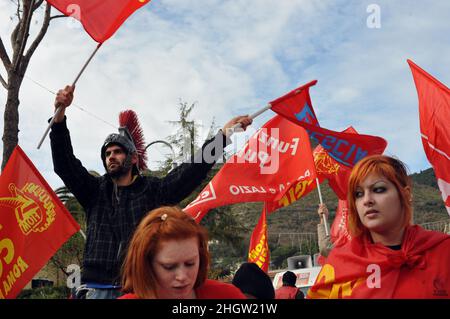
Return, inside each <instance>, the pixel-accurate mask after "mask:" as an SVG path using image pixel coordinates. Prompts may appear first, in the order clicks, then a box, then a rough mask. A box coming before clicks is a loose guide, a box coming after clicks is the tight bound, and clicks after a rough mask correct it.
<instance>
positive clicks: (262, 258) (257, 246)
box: [248, 204, 270, 272]
mask: <svg viewBox="0 0 450 319" xmlns="http://www.w3.org/2000/svg"><path fill="white" fill-rule="evenodd" d="M248 262H250V263H255V264H257V265H258V266H259V268H261V269H262V270H264V271H265V272H268V271H269V264H270V253H269V242H268V240H267V207H266V204H264V208H263V211H262V213H261V217H260V218H259V221H258V224H256V226H255V228H254V230H253V232H252V237H251V238H250V246H249V248H248Z"/></svg>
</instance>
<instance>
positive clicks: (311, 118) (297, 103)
mask: <svg viewBox="0 0 450 319" xmlns="http://www.w3.org/2000/svg"><path fill="white" fill-rule="evenodd" d="M316 83H317V81H312V82H309V83H308V84H306V85H304V86H301V87H299V88H297V89H295V90H293V91H291V92H289V93H288V94H286V95H284V96H282V97H280V98H278V99H276V100H273V101H272V102H270V105H271V109H272V110H273V111H274V112H276V113H278V114H280V115H282V116H284V117H286V118H287V119H289V120H290V121H292V122H293V123H296V124H297V125H300V126H302V127H304V128H305V129H306V130H307V131H308V134H309V135H310V137H311V138H312V139H314V140H316V141H317V142H318V143H320V144H321V145H322V146H323V148H324V149H325V150H326V151H327V152H328V154H329V155H330V156H331V157H332V158H333V159H334V160H336V161H337V162H338V163H340V164H343V165H346V166H348V167H353V166H354V165H355V164H356V163H357V162H358V161H359V160H360V159H362V158H363V157H365V156H367V155H372V154H382V153H383V151H384V150H385V148H386V146H387V142H386V141H385V140H384V139H383V138H381V137H378V136H372V135H363V134H351V133H345V132H336V131H331V130H328V129H325V128H322V127H320V126H319V122H318V120H317V117H316V115H315V113H314V109H313V107H312V103H311V98H310V96H309V88H310V87H311V86H313V85H315V84H316Z"/></svg>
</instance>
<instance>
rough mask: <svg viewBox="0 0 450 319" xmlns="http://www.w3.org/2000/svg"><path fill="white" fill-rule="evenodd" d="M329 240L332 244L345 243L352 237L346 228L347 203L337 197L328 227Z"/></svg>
mask: <svg viewBox="0 0 450 319" xmlns="http://www.w3.org/2000/svg"><path fill="white" fill-rule="evenodd" d="M330 237H331V242H332V243H333V245H334V246H339V245H342V244H345V243H346V242H347V241H349V240H350V239H352V236H351V235H350V232H349V230H348V205H347V201H346V200H342V199H339V201H338V207H337V209H336V216H335V217H334V220H333V224H332V225H331V229H330Z"/></svg>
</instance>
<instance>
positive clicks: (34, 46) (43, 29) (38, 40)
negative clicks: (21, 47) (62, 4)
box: [25, 3, 51, 64]
mask: <svg viewBox="0 0 450 319" xmlns="http://www.w3.org/2000/svg"><path fill="white" fill-rule="evenodd" d="M50 10H51V6H50V5H49V4H48V3H47V6H46V7H45V16H44V21H43V22H42V26H41V30H40V31H39V34H38V35H37V36H36V38H35V39H34V41H33V43H31V45H30V48H29V49H28V51H27V53H26V54H25V59H26V64H28V61H29V60H30V59H31V56H32V55H33V53H34V51H36V49H37V47H38V45H39V43H41V41H42V39H43V38H44V36H45V33H46V32H47V29H48V26H49V24H50Z"/></svg>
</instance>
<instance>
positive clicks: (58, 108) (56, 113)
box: [37, 43, 102, 149]
mask: <svg viewBox="0 0 450 319" xmlns="http://www.w3.org/2000/svg"><path fill="white" fill-rule="evenodd" d="M101 46H102V43H99V44H98V45H97V47H96V48H95V50H94V52H92V54H91V56H90V57H89V59H87V61H86V63H85V64H84V65H83V67H82V68H81V70H80V72H79V73H78V75H77V76H76V78H75V81H73V83H72V86H75V84H76V83H77V82H78V79H79V78H80V76H81V74H83V72H84V70H85V69H86V67H87V66H88V64H89V62H91V60H92V58H93V57H94V55H95V54H96V53H97V51H98V49H100V47H101ZM59 112H61V106H59V107H57V108H56V111H55V114H54V115H53V117H52V119H51V121H50V123H49V124H48V126H47V129H46V130H45V132H44V135H43V136H42V138H41V140H40V141H39V144H38V146H37V149H40V148H41V145H42V143H43V142H44V140H45V137H46V136H47V134H48V132H49V131H50V128H51V127H52V126H53V123H55V117H56V116H57V115H58V114H59Z"/></svg>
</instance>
